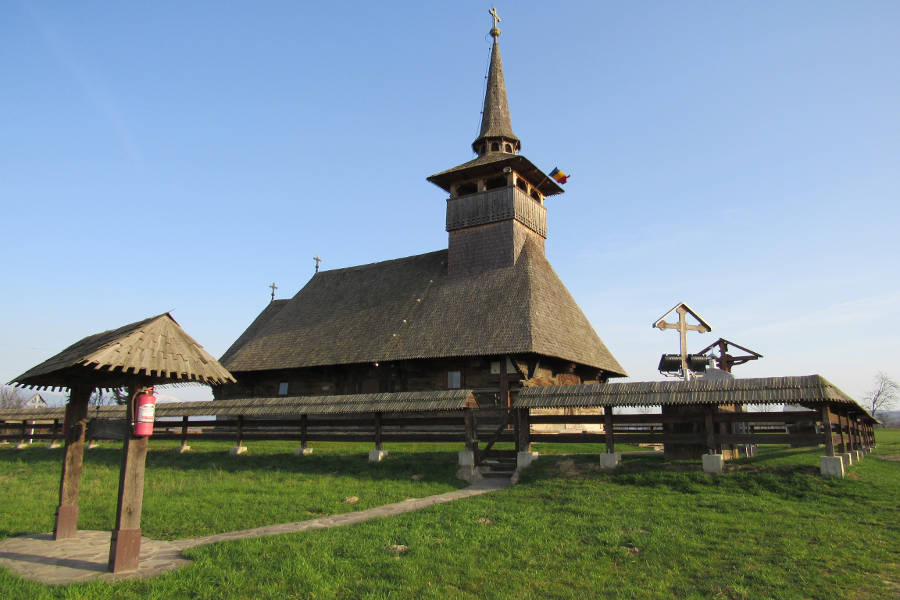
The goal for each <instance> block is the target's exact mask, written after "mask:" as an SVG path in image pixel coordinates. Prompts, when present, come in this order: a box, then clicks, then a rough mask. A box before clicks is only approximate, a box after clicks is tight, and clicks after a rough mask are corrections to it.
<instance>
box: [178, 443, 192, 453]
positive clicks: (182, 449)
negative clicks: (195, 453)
mask: <svg viewBox="0 0 900 600" xmlns="http://www.w3.org/2000/svg"><path fill="white" fill-rule="evenodd" d="M190 451H191V447H190V446H188V445H187V444H182V445H180V446H178V453H179V454H184V453H185V452H190Z"/></svg>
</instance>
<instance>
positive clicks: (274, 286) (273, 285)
mask: <svg viewBox="0 0 900 600" xmlns="http://www.w3.org/2000/svg"><path fill="white" fill-rule="evenodd" d="M269 288H271V290H272V302H274V301H275V290H277V289H278V286H277V285H275V282H274V281H273V282H272V285H270V286H269Z"/></svg>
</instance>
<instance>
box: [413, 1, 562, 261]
mask: <svg viewBox="0 0 900 600" xmlns="http://www.w3.org/2000/svg"><path fill="white" fill-rule="evenodd" d="M490 13H491V16H492V17H493V19H494V26H493V27H492V28H491V36H492V37H493V38H494V45H493V48H491V65H490V68H489V70H488V81H487V91H486V92H485V94H484V112H483V113H482V115H481V132H480V134H479V135H478V139H476V140H475V141H474V142H473V143H472V148H473V149H474V150H475V152H476V154H478V156H477V157H476V158H473V159H472V160H470V161H468V162H466V163H463V164H461V165H458V166H456V167H453V168H451V169H447V170H446V171H441V172H440V173H435V174H434V175H432V176H431V177H429V178H428V181H430V182H432V183H433V184H435V185H437V186H439V187H441V188H442V189H443V190H445V191H447V192H449V194H450V197H449V198H447V233H448V234H449V239H448V245H447V253H448V258H447V273H448V274H449V275H450V276H451V277H456V276H467V275H472V274H474V273H479V272H482V271H486V270H489V269H497V268H502V267H508V266H511V265H514V264H515V262H516V260H517V259H518V257H519V255H520V254H521V252H522V249H523V248H524V247H525V244H529V245H530V246H531V247H532V248H534V249H535V250H536V251H537V252H543V250H544V240H546V238H547V209H546V207H545V206H544V198H546V197H547V196H552V195H554V194H561V193H562V191H563V190H562V188H560V187H559V186H558V185H557V184H556V181H554V180H553V179H552V178H551V177H549V176H548V175H546V174H545V173H544V172H543V171H541V170H540V169H539V168H537V167H536V166H535V165H534V164H533V163H532V162H531V161H530V160H528V159H527V158H525V157H524V156H522V155H521V154H519V148H520V147H521V142H519V138H517V137H516V135H515V134H514V133H513V131H512V124H511V123H510V118H509V104H508V102H507V100H506V83H505V82H504V81H503V63H502V62H501V60H500V48H499V47H498V45H497V38H499V37H500V30H499V29H498V28H497V22H498V21H499V20H500V17H498V16H497V11H496V10H494V9H491V11H490Z"/></svg>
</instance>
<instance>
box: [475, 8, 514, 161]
mask: <svg viewBox="0 0 900 600" xmlns="http://www.w3.org/2000/svg"><path fill="white" fill-rule="evenodd" d="M490 13H491V16H492V17H493V19H494V26H493V27H492V28H491V37H493V38H494V45H493V47H492V48H491V64H490V67H489V68H488V77H487V89H486V90H485V93H484V110H483V111H482V113H481V132H480V133H479V134H478V138H477V139H476V140H475V141H474V142H472V149H473V150H474V151H475V153H476V154H478V156H483V155H485V154H487V153H488V152H506V153H507V154H516V153H518V152H519V149H520V148H521V147H522V143H521V142H520V141H519V138H517V137H516V134H514V133H513V130H512V122H511V120H510V118H509V102H508V101H507V99H506V82H505V81H504V80H503V61H502V60H501V59H500V46H499V45H498V43H497V39H498V38H499V37H500V29H498V28H497V23H498V22H499V21H500V17H498V16H497V11H496V9H493V8H492V9H491V10H490Z"/></svg>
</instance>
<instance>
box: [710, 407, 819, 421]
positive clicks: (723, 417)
mask: <svg viewBox="0 0 900 600" xmlns="http://www.w3.org/2000/svg"><path fill="white" fill-rule="evenodd" d="M819 419H821V415H820V413H819V412H816V411H812V410H804V411H788V412H777V411H773V412H752V413H747V412H744V413H731V412H720V413H716V414H715V416H714V420H715V421H716V422H717V423H806V422H810V421H812V422H815V421H818V420H819Z"/></svg>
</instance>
